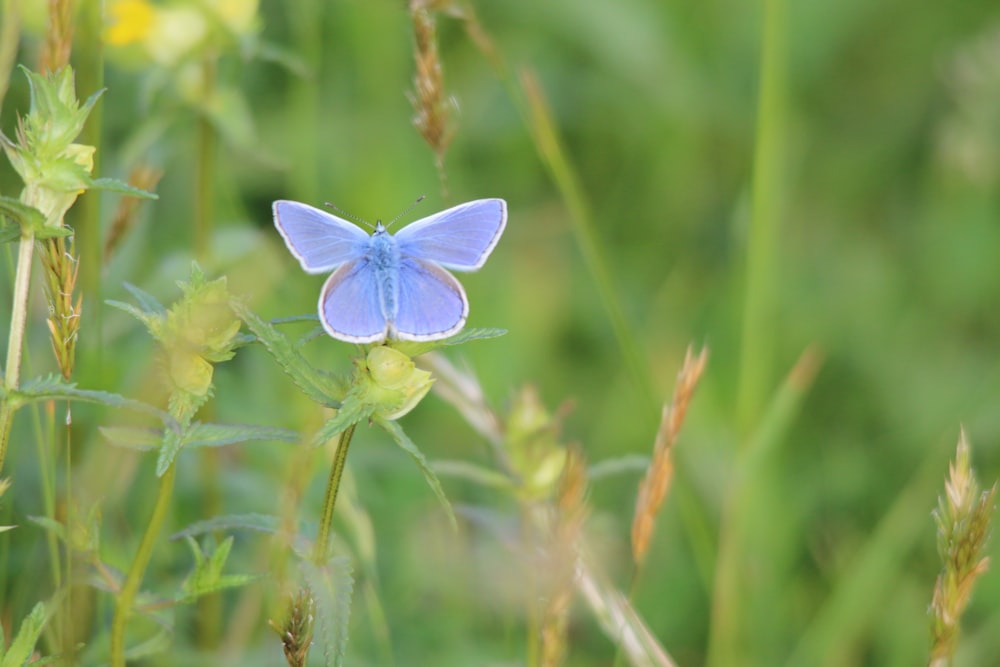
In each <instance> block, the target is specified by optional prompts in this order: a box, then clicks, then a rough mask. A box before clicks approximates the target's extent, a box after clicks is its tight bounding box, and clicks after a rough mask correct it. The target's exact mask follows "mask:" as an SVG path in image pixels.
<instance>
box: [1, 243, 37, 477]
mask: <svg viewBox="0 0 1000 667" xmlns="http://www.w3.org/2000/svg"><path fill="white" fill-rule="evenodd" d="M34 249H35V235H34V234H33V233H32V232H28V233H27V235H25V236H22V237H21V246H20V248H19V249H18V253H17V273H16V275H15V276H14V302H13V306H12V307H11V314H10V338H9V339H8V343H7V370H6V375H5V377H4V389H6V390H7V391H8V392H9V391H12V390H14V389H17V385H18V382H20V379H21V351H22V348H23V347H24V329H25V325H26V323H27V319H28V288H29V287H30V283H31V256H32V254H33V252H34ZM16 409H17V408H16V406H14V405H13V404H12V403H11V400H10V398H9V397H8V398H6V399H4V400H3V402H2V404H0V470H3V463H4V460H5V459H6V458H7V443H8V442H9V441H10V429H11V425H12V424H13V423H14V412H15V410H16Z"/></svg>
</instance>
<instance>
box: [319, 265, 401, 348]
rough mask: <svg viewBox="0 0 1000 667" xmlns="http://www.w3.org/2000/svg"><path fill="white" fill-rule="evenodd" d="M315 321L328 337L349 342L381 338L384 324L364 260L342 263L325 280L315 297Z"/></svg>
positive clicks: (372, 276) (371, 271)
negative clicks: (319, 322) (317, 315)
mask: <svg viewBox="0 0 1000 667" xmlns="http://www.w3.org/2000/svg"><path fill="white" fill-rule="evenodd" d="M319 319H320V321H321V322H322V323H323V328H324V329H326V332H327V333H328V334H330V335H331V336H333V337H334V338H337V339H340V340H345V341H347V342H349V343H373V342H375V341H378V340H382V339H383V338H385V335H386V332H387V331H388V322H387V321H386V318H385V314H384V313H383V312H382V301H381V299H380V298H379V290H378V284H377V281H376V276H375V270H374V268H373V267H372V265H371V262H370V261H369V260H368V258H367V257H362V258H360V259H354V260H350V261H348V262H347V263H345V264H342V265H341V266H340V267H338V268H337V270H336V271H334V272H333V273H332V274H330V277H329V278H327V279H326V283H325V284H324V285H323V291H321V292H320V294H319Z"/></svg>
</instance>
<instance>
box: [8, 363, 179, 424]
mask: <svg viewBox="0 0 1000 667" xmlns="http://www.w3.org/2000/svg"><path fill="white" fill-rule="evenodd" d="M0 395H6V396H7V398H8V399H9V400H11V401H12V402H15V403H20V404H24V403H33V402H37V401H49V400H67V401H82V402H84V403H97V404H99V405H109V406H111V407H115V408H128V409H129V410H135V411H136V412H144V413H146V414H149V415H155V416H156V417H158V418H159V419H160V420H161V421H162V422H163V423H164V424H166V425H168V426H171V427H176V425H177V421H176V420H175V419H174V418H173V417H171V416H170V415H169V414H167V413H166V412H164V411H163V410H160V409H159V408H156V407H153V406H152V405H149V404H148V403H143V402H142V401H137V400H135V399H131V398H125V397H124V396H122V395H120V394H113V393H111V392H108V391H96V390H91V389H77V387H76V383H74V382H66V381H65V380H64V379H63V378H62V377H60V376H58V375H43V376H40V377H36V378H32V379H30V380H28V381H27V382H25V383H24V384H22V385H21V387H20V388H19V389H17V390H14V391H9V392H6V393H4V392H3V390H2V389H0Z"/></svg>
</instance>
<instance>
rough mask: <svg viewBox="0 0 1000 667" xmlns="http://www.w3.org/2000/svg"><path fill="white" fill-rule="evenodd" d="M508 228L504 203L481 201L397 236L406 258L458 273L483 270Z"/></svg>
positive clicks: (443, 213)
mask: <svg viewBox="0 0 1000 667" xmlns="http://www.w3.org/2000/svg"><path fill="white" fill-rule="evenodd" d="M506 224H507V204H506V202H504V200H502V199H477V200H476V201H470V202H466V203H465V204H459V205H458V206H455V207H452V208H449V209H447V210H445V211H441V212H440V213H435V214H434V215H431V216H428V217H426V218H424V219H423V220H418V221H417V222H415V223H413V224H412V225H407V226H406V227H404V228H403V229H401V230H399V232H398V233H397V234H396V241H397V242H398V243H399V251H400V253H401V254H402V255H403V256H407V257H413V258H415V259H419V260H425V261H431V262H437V263H438V264H441V265H442V266H446V267H448V268H449V269H454V270H456V271H474V270H476V269H478V268H480V267H481V266H482V265H483V264H484V263H485V262H486V258H487V257H489V255H490V252H491V251H492V250H493V248H494V246H496V244H497V241H499V240H500V235H501V234H502V233H503V230H504V227H505V226H506Z"/></svg>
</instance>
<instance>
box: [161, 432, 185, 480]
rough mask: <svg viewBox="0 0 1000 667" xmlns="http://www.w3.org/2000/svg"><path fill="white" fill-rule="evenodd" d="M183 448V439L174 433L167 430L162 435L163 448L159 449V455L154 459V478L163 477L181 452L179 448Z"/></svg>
mask: <svg viewBox="0 0 1000 667" xmlns="http://www.w3.org/2000/svg"><path fill="white" fill-rule="evenodd" d="M183 446H184V439H183V437H182V436H181V435H180V434H178V433H177V432H176V431H172V430H170V429H168V430H167V431H166V433H164V434H163V446H162V447H160V455H159V456H158V457H156V476H157V477H163V474H164V473H165V472H167V468H169V467H170V464H172V463H173V462H174V459H175V458H177V454H178V453H179V452H180V451H181V447H183Z"/></svg>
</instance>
